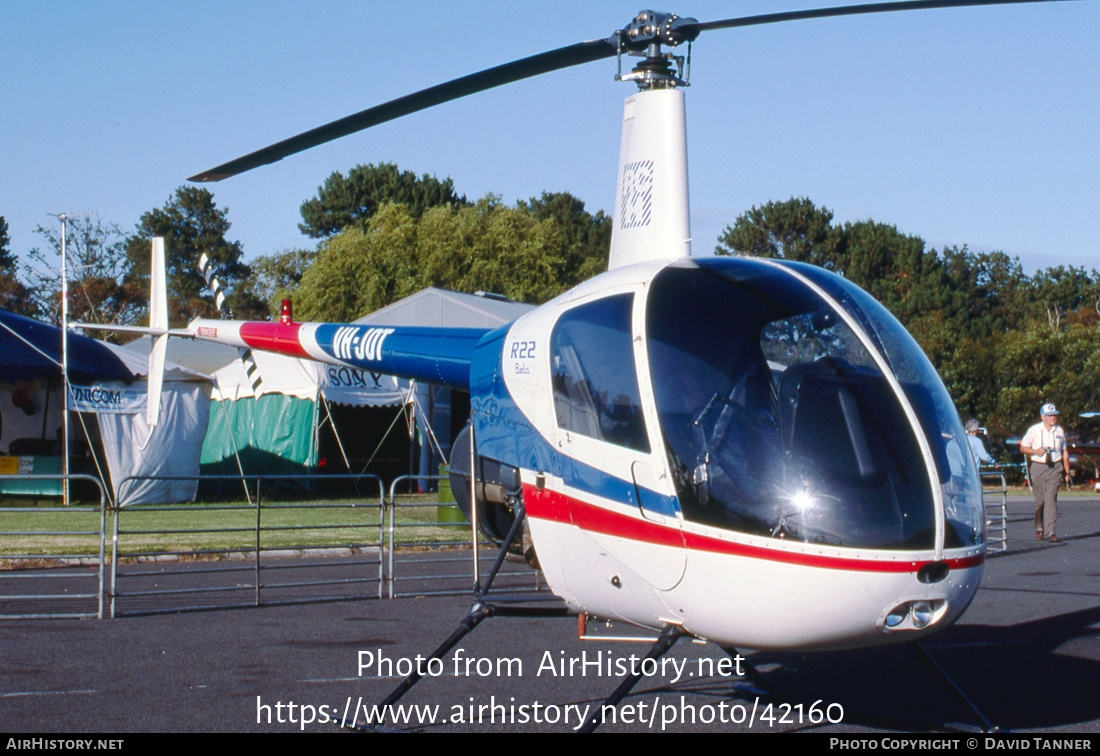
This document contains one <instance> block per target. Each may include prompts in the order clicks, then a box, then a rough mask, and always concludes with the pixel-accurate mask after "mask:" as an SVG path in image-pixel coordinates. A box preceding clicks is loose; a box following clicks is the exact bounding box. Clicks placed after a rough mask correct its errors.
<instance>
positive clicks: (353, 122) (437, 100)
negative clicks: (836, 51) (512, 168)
mask: <svg viewBox="0 0 1100 756" xmlns="http://www.w3.org/2000/svg"><path fill="white" fill-rule="evenodd" d="M1064 1H1065V0H908V1H907V2H885V3H869V4H865V5H847V6H841V7H834V8H817V9H811V10H801V11H787V12H782V13H767V14H763V15H758V16H744V17H741V18H728V19H725V20H722V21H707V22H689V23H682V24H680V26H679V27H678V28H679V35H680V36H681V37H682V38H683V39H685V40H688V39H694V38H695V37H696V36H697V35H698V34H699V33H701V32H704V31H713V30H715V29H734V28H738V27H747V26H760V25H762V24H775V23H780V22H782V21H801V20H806V19H814V18H835V17H839V16H858V15H865V14H869V13H893V12H897V11H907V10H924V9H931V8H965V7H972V6H983V5H1015V4H1020V3H1037V2H1064ZM624 31H625V30H624ZM618 34H619V32H615V34H613V35H611V36H610V37H608V38H605V39H594V40H590V41H588V42H580V43H578V44H575V45H569V46H567V47H561V48H558V49H557V50H551V51H550V52H545V53H540V54H538V55H532V56H531V57H529V58H523V59H522V60H516V61H512V62H511V63H505V64H504V65H500V66H495V67H493V68H487V69H485V70H484V71H481V72H479V73H474V74H470V75H468V76H463V77H460V78H458V79H454V80H452V81H449V82H446V83H445V84H438V85H436V86H434V87H429V88H428V89H423V90H421V91H419V92H416V93H414V94H410V95H406V96H404V97H399V98H398V99H396V100H391V101H390V102H387V103H383V104H381V105H376V106H374V107H373V108H367V109H366V110H363V111H360V112H358V113H355V114H354V115H350V116H347V117H345V118H341V119H340V120H338V121H333V122H332V123H329V124H326V125H325V126H320V127H318V128H316V129H311V130H310V131H307V132H305V133H302V134H299V135H298V136H295V137H291V138H290V139H286V140H284V141H282V142H278V143H277V144H273V145H271V146H270V147H265V148H263V149H262V150H257V151H256V152H252V153H250V154H248V155H245V156H244V157H240V158H237V159H236V160H231V161H229V162H228V163H224V164H222V165H219V166H218V167H217V168H211V169H210V170H208V171H205V172H203V173H200V174H198V175H196V176H192V177H191V178H190V179H188V181H221V180H222V179H224V178H229V177H230V176H235V175H237V174H238V173H244V172H245V171H250V170H252V169H253V168H258V167H260V166H261V165H267V164H269V163H274V162H276V161H277V160H282V159H283V158H285V157H287V156H289V155H294V154H295V153H298V152H302V151H303V150H308V149H309V148H311V147H316V146H318V145H320V144H324V143H325V142H331V141H332V140H334V139H339V138H340V137H344V136H347V135H349V134H354V133H355V132H357V131H362V130H363V129H367V128H370V127H371V126H377V125H378V124H381V123H385V122H387V121H392V120H394V119H395V118H400V117H402V116H406V115H409V114H411V113H416V112H417V111H420V110H424V109H426V108H430V107H433V106H435V105H440V104H442V103H444V102H450V101H451V100H457V99H458V98H460V97H465V96H466V95H471V94H476V93H477V92H483V91H485V90H487V89H492V88H494V87H499V86H501V85H503V84H510V83H512V82H514V81H520V80H521V79H528V78H531V77H533V76H538V75H539V74H544V73H549V72H551V71H558V70H560V69H563V68H569V67H570V66H576V65H580V64H582V63H591V62H594V61H597V60H602V59H605V58H610V57H613V56H615V55H616V54H617V53H618V44H617V42H616V35H618Z"/></svg>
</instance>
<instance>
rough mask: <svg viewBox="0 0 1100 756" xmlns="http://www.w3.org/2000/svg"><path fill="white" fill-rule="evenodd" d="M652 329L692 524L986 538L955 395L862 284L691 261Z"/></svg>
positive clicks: (807, 270) (809, 270) (929, 540)
mask: <svg viewBox="0 0 1100 756" xmlns="http://www.w3.org/2000/svg"><path fill="white" fill-rule="evenodd" d="M645 337H646V345H647V352H648V359H649V371H650V374H651V379H652V385H653V391H654V396H655V399H656V406H657V414H658V417H659V422H660V430H661V433H662V435H663V438H664V441H665V448H666V450H667V454H668V457H669V463H670V467H671V469H672V474H673V479H674V481H675V485H676V491H677V496H678V499H679V502H680V508H681V512H682V514H683V517H684V519H685V520H687V521H689V522H695V523H699V524H703V525H708V526H712V527H718V528H723V529H727V530H732V531H737V532H742V533H749V534H753V535H759V536H767V537H771V538H778V539H789V540H795V541H799V542H805V543H819V544H826V545H833V546H847V547H857V548H864V549H881V550H905V551H909V550H931V549H937V550H938V549H941V548H967V547H973V546H977V545H979V544H980V543H982V541H983V538H984V532H983V517H982V507H981V491H980V486H979V484H978V478H977V471H976V469H975V467H974V462H973V460H972V459H970V457H969V454H968V452H967V446H966V443H965V437H964V434H963V430H962V427H961V425H960V423H959V419H958V415H957V413H956V411H955V408H954V406H953V404H952V402H951V399H950V397H949V396H948V394H947V391H946V389H945V388H944V386H943V383H942V382H941V381H940V379H939V377H938V376H937V374H936V372H935V370H934V369H933V368H932V366H931V364H930V363H929V362H928V360H927V358H926V357H925V356H924V353H923V352H922V351H921V349H920V347H919V346H918V345H917V343H916V342H915V341H914V340H913V338H912V337H911V336H910V335H909V334H908V333H907V332H906V331H905V329H904V328H903V327H902V326H901V325H900V324H899V323H898V322H897V320H896V319H895V318H894V317H893V316H892V315H890V313H889V312H888V311H887V310H886V309H885V308H884V307H882V306H881V305H879V304H878V303H877V302H876V301H875V300H874V299H873V298H872V297H870V296H869V295H868V294H866V293H865V292H863V291H862V290H861V289H859V288H858V287H857V286H855V285H853V284H852V283H850V282H848V281H846V280H844V279H843V278H841V277H839V276H836V275H834V274H832V273H829V272H827V271H824V270H822V269H820V268H814V267H812V266H806V265H801V264H798V263H789V262H778V263H777V262H774V261H764V260H756V259H750V258H708V259H693V260H684V261H681V262H678V263H674V264H672V265H670V266H668V267H666V268H664V269H663V270H662V271H661V272H659V273H658V274H657V275H656V276H655V277H654V279H653V281H652V285H651V287H650V290H649V294H648V297H647V301H646V322H645ZM940 507H942V510H941V511H937V510H938V509H939V508H940ZM940 533H942V540H940V535H939V534H940Z"/></svg>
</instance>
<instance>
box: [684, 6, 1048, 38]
mask: <svg viewBox="0 0 1100 756" xmlns="http://www.w3.org/2000/svg"><path fill="white" fill-rule="evenodd" d="M1046 2H1064V0H907V2H891V3H868V4H865V5H844V6H839V7H835V8H813V9H810V10H800V11H786V12H783V13H764V14H762V15H759V16H744V17H742V18H727V19H725V20H723V21H706V22H701V23H697V24H685V25H684V31H685V32H687V31H688V30H689V29H695V30H696V31H697V32H705V31H713V30H715V29H736V28H739V27H744V26H761V25H763V24H778V23H781V22H783V21H803V20H806V19H812V18H836V17H839V16H862V15H866V14H869V13H894V12H897V11H907V10H926V9H931V8H968V7H972V6H980V5H1019V4H1021V3H1046Z"/></svg>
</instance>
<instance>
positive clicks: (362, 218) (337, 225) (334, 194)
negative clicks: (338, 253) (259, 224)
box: [298, 163, 467, 239]
mask: <svg viewBox="0 0 1100 756" xmlns="http://www.w3.org/2000/svg"><path fill="white" fill-rule="evenodd" d="M387 203H395V204H399V205H405V206H407V207H408V208H409V212H410V213H411V214H412V216H413V217H414V218H419V217H420V216H421V215H422V214H423V213H424V211H425V210H427V209H428V208H430V207H436V206H437V205H446V204H453V205H465V204H467V202H466V197H465V196H459V195H458V194H456V193H455V191H454V182H452V181H451V179H449V178H448V179H444V180H442V181H440V180H439V179H437V178H435V177H434V176H429V175H428V174H426V173H425V174H424V175H423V176H419V177H418V176H417V175H416V174H415V173H413V172H412V171H401V170H398V168H397V166H396V165H394V164H392V163H380V164H378V165H374V164H371V165H357V166H355V167H354V168H352V169H351V170H350V171H348V175H347V176H345V175H344V174H342V173H340V172H339V171H334V172H333V173H332V175H331V176H329V177H328V178H327V179H325V183H324V184H322V185H321V187H320V188H319V189H318V191H317V196H316V197H313V198H312V199H308V200H306V201H305V202H303V203H302V207H301V213H302V220H303V221H304V222H303V223H300V224H298V228H300V229H301V230H302V233H303V234H306V235H307V236H310V237H312V238H314V239H324V238H328V237H331V236H332V235H333V234H336V233H339V232H340V231H342V230H344V229H345V228H350V227H351V226H353V225H359V226H360V227H362V226H363V224H365V223H366V222H367V221H368V220H370V218H371V216H373V215H374V214H375V213H376V212H377V211H378V209H379V208H380V207H382V205H385V204H387Z"/></svg>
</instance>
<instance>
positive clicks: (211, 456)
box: [200, 394, 317, 475]
mask: <svg viewBox="0 0 1100 756" xmlns="http://www.w3.org/2000/svg"><path fill="white" fill-rule="evenodd" d="M316 426H317V403H316V402H313V401H311V400H309V399H298V398H296V397H292V396H284V395H282V394H264V395H262V396H259V397H248V398H245V399H237V400H235V401H222V402H217V401H215V402H211V405H210V423H209V425H208V426H207V430H206V438H205V439H204V440H203V444H202V459H201V461H200V466H201V469H202V474H203V475H237V474H239V472H240V471H239V469H238V467H237V460H236V459H235V458H234V456H233V452H234V444H235V448H236V451H237V453H238V454H239V455H240V458H241V464H242V466H243V468H244V473H245V475H270V474H276V475H288V474H302V473H306V472H309V471H310V470H311V469H312V468H314V467H316V465H317V447H316V445H315V443H314V436H315V434H314V428H316Z"/></svg>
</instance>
